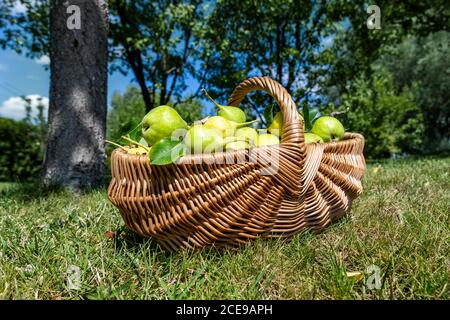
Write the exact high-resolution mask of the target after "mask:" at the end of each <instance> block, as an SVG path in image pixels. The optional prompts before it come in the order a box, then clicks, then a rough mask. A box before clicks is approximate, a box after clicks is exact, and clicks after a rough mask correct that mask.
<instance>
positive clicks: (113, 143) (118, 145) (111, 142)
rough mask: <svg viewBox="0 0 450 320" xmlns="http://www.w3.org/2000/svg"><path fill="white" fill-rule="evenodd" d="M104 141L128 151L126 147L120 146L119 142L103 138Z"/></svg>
mask: <svg viewBox="0 0 450 320" xmlns="http://www.w3.org/2000/svg"><path fill="white" fill-rule="evenodd" d="M105 142H106V143H109V144H112V145H113V146H116V147H119V148H120V149H123V150H125V151H128V150H127V148H125V147H124V146H121V145H120V144H118V143H115V142H113V141H109V140H106V139H105Z"/></svg>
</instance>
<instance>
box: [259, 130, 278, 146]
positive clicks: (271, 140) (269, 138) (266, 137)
mask: <svg viewBox="0 0 450 320" xmlns="http://www.w3.org/2000/svg"><path fill="white" fill-rule="evenodd" d="M255 142H256V146H257V147H261V146H271V145H275V144H279V143H280V140H279V139H278V137H277V136H276V135H274V134H270V133H263V134H260V135H258V138H257V139H256V141H255Z"/></svg>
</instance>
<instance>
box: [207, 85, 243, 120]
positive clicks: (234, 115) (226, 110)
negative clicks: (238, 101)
mask: <svg viewBox="0 0 450 320" xmlns="http://www.w3.org/2000/svg"><path fill="white" fill-rule="evenodd" d="M202 91H203V93H204V94H205V96H206V97H207V98H208V99H209V100H211V101H212V103H214V105H215V106H216V107H217V108H218V109H219V112H218V113H217V114H218V115H219V116H221V117H224V118H225V119H227V120H230V121H233V122H236V123H243V122H245V121H246V120H247V119H246V117H245V112H244V111H243V110H242V109H240V108H238V107H233V106H222V105H220V104H218V103H217V102H216V101H215V100H214V99H213V98H211V97H210V96H209V94H208V92H206V90H205V89H203V90H202Z"/></svg>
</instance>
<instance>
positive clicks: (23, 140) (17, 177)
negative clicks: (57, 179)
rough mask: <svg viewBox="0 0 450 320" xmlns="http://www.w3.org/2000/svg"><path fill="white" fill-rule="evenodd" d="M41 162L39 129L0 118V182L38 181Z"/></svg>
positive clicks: (20, 122)
mask: <svg viewBox="0 0 450 320" xmlns="http://www.w3.org/2000/svg"><path fill="white" fill-rule="evenodd" d="M42 160H43V159H42V146H41V132H40V129H39V127H38V126H35V125H32V124H28V123H26V122H23V121H14V120H11V119H5V118H0V181H32V180H36V179H39V174H40V170H41V167H42Z"/></svg>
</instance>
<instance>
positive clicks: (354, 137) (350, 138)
mask: <svg viewBox="0 0 450 320" xmlns="http://www.w3.org/2000/svg"><path fill="white" fill-rule="evenodd" d="M358 140H364V136H363V135H362V134H360V133H356V132H346V133H345V135H344V138H343V139H342V140H339V141H330V142H325V143H321V145H324V146H326V147H332V146H339V145H342V144H346V143H349V142H355V143H356V142H358ZM288 144H289V143H280V144H277V145H271V146H262V147H254V148H251V149H245V150H235V151H223V152H217V153H208V154H188V155H185V156H182V157H180V158H179V159H178V160H177V161H182V162H183V163H188V162H189V160H191V159H192V160H193V159H194V157H195V158H196V159H199V158H202V159H204V158H206V157H211V156H214V155H220V156H223V155H224V154H227V155H230V156H233V155H239V154H244V153H246V152H248V151H249V150H262V149H264V150H267V149H276V148H278V149H279V148H280V147H282V146H283V145H288ZM315 144H316V143H313V144H311V145H306V148H308V146H312V145H315ZM113 153H118V154H120V156H122V157H128V158H134V159H144V158H145V159H147V158H148V155H147V154H143V155H136V154H129V153H125V151H124V150H123V149H122V148H115V149H114V150H113V151H112V153H111V156H112V155H113ZM172 164H177V163H176V162H175V163H172ZM149 165H151V166H153V165H152V164H150V163H149ZM169 165H171V164H169Z"/></svg>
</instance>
